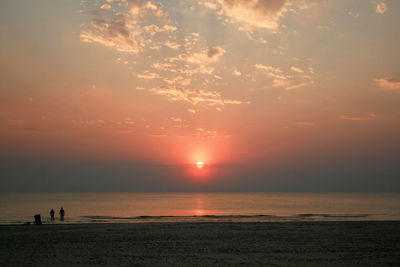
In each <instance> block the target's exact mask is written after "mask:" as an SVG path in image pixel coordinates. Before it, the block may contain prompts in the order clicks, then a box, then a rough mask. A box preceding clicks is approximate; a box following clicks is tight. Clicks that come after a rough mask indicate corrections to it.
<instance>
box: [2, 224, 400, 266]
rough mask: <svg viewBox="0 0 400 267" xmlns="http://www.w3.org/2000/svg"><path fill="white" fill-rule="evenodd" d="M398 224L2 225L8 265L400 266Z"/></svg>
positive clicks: (5, 258)
mask: <svg viewBox="0 0 400 267" xmlns="http://www.w3.org/2000/svg"><path fill="white" fill-rule="evenodd" d="M398 251H400V221H334V222H332V221H307V222H304V221H301V222H154V223H153V222H150V223H89V224H85V223H84V224H48V225H40V226H39V225H38V226H36V225H30V226H25V225H0V262H2V263H3V266H28V265H29V266H49V265H55V266H60V265H61V266H71V265H97V266H98V265H100V266H115V265H117V266H118V265H139V266H176V265H180V266H189V265H197V266H213V265H219V266H221V265H223V266H224V265H229V266H231V265H233V266H238V265H246V266H262V265H286V266H287V265H300V266H302V265H303V266H305V265H307V266H309V265H314V266H322V265H324V266H325V265H328V266H332V265H333V266H335V265H336V266H343V265H345V266H348V265H363V266H372V265H374V266H376V265H386V264H392V265H400V254H399V253H398Z"/></svg>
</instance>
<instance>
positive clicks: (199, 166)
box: [196, 161, 204, 169]
mask: <svg viewBox="0 0 400 267" xmlns="http://www.w3.org/2000/svg"><path fill="white" fill-rule="evenodd" d="M196 166H197V168H199V169H201V168H203V167H204V162H202V161H198V162H196Z"/></svg>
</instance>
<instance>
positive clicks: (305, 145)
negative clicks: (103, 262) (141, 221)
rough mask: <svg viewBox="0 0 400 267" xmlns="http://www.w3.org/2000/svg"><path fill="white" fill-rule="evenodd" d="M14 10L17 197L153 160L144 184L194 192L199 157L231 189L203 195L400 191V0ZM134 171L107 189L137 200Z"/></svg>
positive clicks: (1, 138)
mask: <svg viewBox="0 0 400 267" xmlns="http://www.w3.org/2000/svg"><path fill="white" fill-rule="evenodd" d="M1 5H2V8H1V11H0V13H1V18H0V22H1V26H0V31H1V42H0V59H1V65H0V68H1V70H0V76H1V77H0V151H1V152H0V157H1V158H2V159H3V160H4V163H3V165H4V166H5V167H4V170H3V175H2V176H3V178H1V179H2V180H1V185H2V187H3V188H6V189H5V190H11V191H18V190H19V189H18V187H17V184H15V183H13V182H12V180H13V179H14V178H12V177H18V179H19V180H18V181H21V183H23V181H24V179H29V178H27V176H30V177H40V175H41V174H40V171H38V169H40V170H42V169H44V172H46V168H49V173H52V175H54V176H57V175H58V174H59V172H61V170H59V169H57V171H55V170H53V167H52V166H64V165H65V166H67V165H68V166H69V167H68V168H72V169H74V168H75V169H74V175H75V176H82V177H83V176H85V175H87V173H85V172H83V171H82V167H79V166H82V165H85V164H86V163H87V164H88V166H89V165H90V164H100V165H102V166H107V164H111V165H112V164H117V165H116V166H118V164H123V165H124V166H125V164H126V165H128V166H129V165H130V164H131V165H132V166H138V165H140V164H142V166H147V167H146V168H147V169H143V171H141V173H140V177H134V178H132V177H131V178H130V179H132V183H133V184H135V185H141V186H142V187H140V186H139V187H136V188H135V189H132V190H139V191H140V190H161V189H163V187H160V188H161V189H159V187H154V188H153V187H152V185H153V184H154V183H157V181H160V180H162V181H163V182H162V183H161V184H163V183H165V184H168V183H169V182H170V184H171V186H170V187H168V186H166V187H165V188H166V189H165V190H178V191H179V190H192V189H193V186H194V185H192V184H190V183H189V184H188V185H187V184H185V186H180V185H179V183H180V182H176V181H175V179H178V178H176V177H181V178H179V179H182V180H185V177H189V178H188V179H189V180H190V177H191V176H193V173H192V172H193V171H196V166H195V163H196V162H197V161H204V162H205V168H203V169H202V171H203V173H207V170H206V169H207V167H208V168H209V171H208V172H209V173H208V174H207V176H210V177H213V179H214V180H213V179H211V181H217V182H215V184H214V185H215V187H213V182H209V183H208V185H207V187H204V188H203V187H202V189H204V190H236V191H241V190H256V191H260V190H261V191H268V190H282V191H285V190H292V191H293V190H294V191H296V190H300V191H301V190H303V191H304V190H307V188H306V187H302V186H301V184H302V181H305V184H308V185H311V184H313V183H315V182H316V181H317V182H316V184H318V186H310V190H317V191H318V190H325V191H329V190H361V191H363V190H367V191H368V190H373V189H374V188H375V185H376V184H379V181H380V180H379V179H383V181H384V182H383V185H382V187H381V189H379V188H378V189H379V190H394V189H396V188H397V189H396V190H398V189H399V183H398V182H395V178H394V177H398V175H399V173H400V172H399V168H398V167H396V166H397V165H396V164H395V161H396V160H395V159H396V158H398V156H400V143H399V141H398V140H399V137H400V126H399V125H400V124H399V121H400V103H399V102H400V101H399V100H400V95H399V92H400V79H399V78H400V73H399V69H400V66H399V62H400V60H399V59H400V58H399V53H398V46H399V41H400V40H399V38H400V35H399V34H398V30H397V28H396V27H394V26H393V25H398V24H399V23H400V21H399V20H400V17H399V16H398V14H399V11H400V3H399V2H398V1H362V0H354V1H330V0H323V1H301V0H298V1H285V0H252V1H244V0H234V1H226V0H202V1H189V0H188V1H173V2H171V1H131V0H126V1H123V0H120V1H119V0H113V1H110V0H108V1H105V0H104V1H80V2H79V1H65V2H64V1H63V2H59V3H54V2H53V1H35V2H33V1H30V2H27V3H20V2H15V1H5V2H4V3H2V4H1ZM32 162H35V163H32ZM19 164H22V165H23V166H27V165H29V166H31V165H30V164H33V165H35V164H37V166H39V165H40V166H42V167H40V168H39V167H37V168H36V169H35V167H32V169H33V170H30V169H29V168H28V170H27V171H26V172H25V170H24V171H21V169H20V168H19V167H18V166H20V165H19ZM63 164H64V165H63ZM78 165H79V166H78ZM10 166H11V167H10ZM13 166H14V167H13ZM15 166H16V167H15ZM35 166H36V165H35ZM43 166H44V167H43ZM46 166H47V167H46ZM77 166H78V167H77ZM96 166H97V165H96ZM157 166H164V167H165V166H167V167H166V168H168V170H169V171H167V172H164V171H161V169H163V168H164V167H162V168H161V169H157V168H158V167H157ZM188 166H190V167H188ZM54 168H55V167H54ZM60 168H61V167H60ZM115 168H116V169H118V168H117V167H113V168H111V169H113V170H115ZM132 168H133V169H134V167H132ZM135 168H136V167H135ZM143 168H144V167H143ZM192 168H193V169H192ZM61 169H62V168H61ZM89 169H90V171H89V172H90V173H91V174H90V175H92V176H95V175H97V173H101V170H100V169H99V168H98V167H93V168H92V167H90V168H89ZM131 172H132V170H129V171H126V172H124V169H123V168H122V169H119V170H118V171H117V173H118V174H115V177H113V172H110V173H109V174H107V175H105V178H104V184H105V185H106V184H112V183H114V182H115V183H117V184H119V185H120V186H119V187H117V189H116V190H120V189H118V188H122V189H127V190H129V185H130V184H129V183H127V184H128V187H125V185H126V179H128V178H126V177H130V176H132V173H131ZM133 172H134V171H133ZM325 172H326V173H328V174H329V175H325V176H326V177H327V178H324V177H325V176H324V173H325ZM190 173H192V174H190ZM298 173H301V175H300V176H301V177H300V176H299V177H298V178H296V177H295V176H296V174H298ZM369 174H370V175H369ZM146 175H148V176H151V177H153V178H154V181H153V182H149V183H148V184H146V183H145V182H144V181H142V180H141V179H144V178H143V176H146ZM196 175H197V174H196ZM196 175H194V176H196ZM203 175H204V174H203ZM346 175H352V176H354V177H353V178H351V179H352V180H351V181H352V182H349V183H348V184H346V183H343V177H344V176H346ZM385 175H387V178H385ZM378 176H379V177H378ZM381 176H383V178H382V177H381ZM63 177H64V176H63ZM229 177H235V178H231V180H229ZM338 177H340V179H339V178H338ZM48 179H49V180H46V183H48V186H47V187H46V188H48V189H49V190H51V189H52V188H55V190H59V189H58V187H57V185H58V184H64V183H65V181H64V180H62V179H67V178H65V177H64V178H48ZM52 179H54V180H52ZM74 179H75V178H74ZM76 179H78V178H76ZM124 179H125V180H124ZM302 179H304V180H302ZM324 179H326V180H324ZM363 179H365V180H363ZM385 179H386V180H385ZM78 180H79V179H78ZM207 180H209V179H207ZM285 181H290V183H291V184H287V183H286V182H285ZM293 181H295V182H294V183H293ZM335 181H338V182H337V183H335ZM381 181H382V180H381ZM142 182H143V184H142ZM73 183H74V182H71V184H73ZM152 183H153V184H152ZM184 183H186V182H184ZM288 183H289V182H288ZM294 185H300V186H299V187H298V189H297V188H296V187H295V186H294ZM350 185H351V186H350ZM71 186H72V185H71ZM85 186H88V185H85ZM85 186H83V187H80V186H79V185H75V184H73V186H72V187H71V188H73V189H74V190H86V189H87V187H85ZM22 190H25V189H22ZM46 190H47V189H46ZM98 190H107V186H104V187H99V189H98Z"/></svg>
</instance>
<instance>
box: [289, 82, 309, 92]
mask: <svg viewBox="0 0 400 267" xmlns="http://www.w3.org/2000/svg"><path fill="white" fill-rule="evenodd" d="M306 85H307V83H298V84H295V85H292V86H288V87H286V88H285V90H286V91H289V90H293V89H296V88H300V87H303V86H306Z"/></svg>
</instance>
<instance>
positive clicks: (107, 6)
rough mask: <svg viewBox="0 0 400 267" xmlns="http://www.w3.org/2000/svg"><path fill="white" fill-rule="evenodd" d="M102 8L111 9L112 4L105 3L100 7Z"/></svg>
mask: <svg viewBox="0 0 400 267" xmlns="http://www.w3.org/2000/svg"><path fill="white" fill-rule="evenodd" d="M100 9H103V10H109V9H111V6H110V5H109V4H104V5H102V6H101V7H100Z"/></svg>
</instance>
